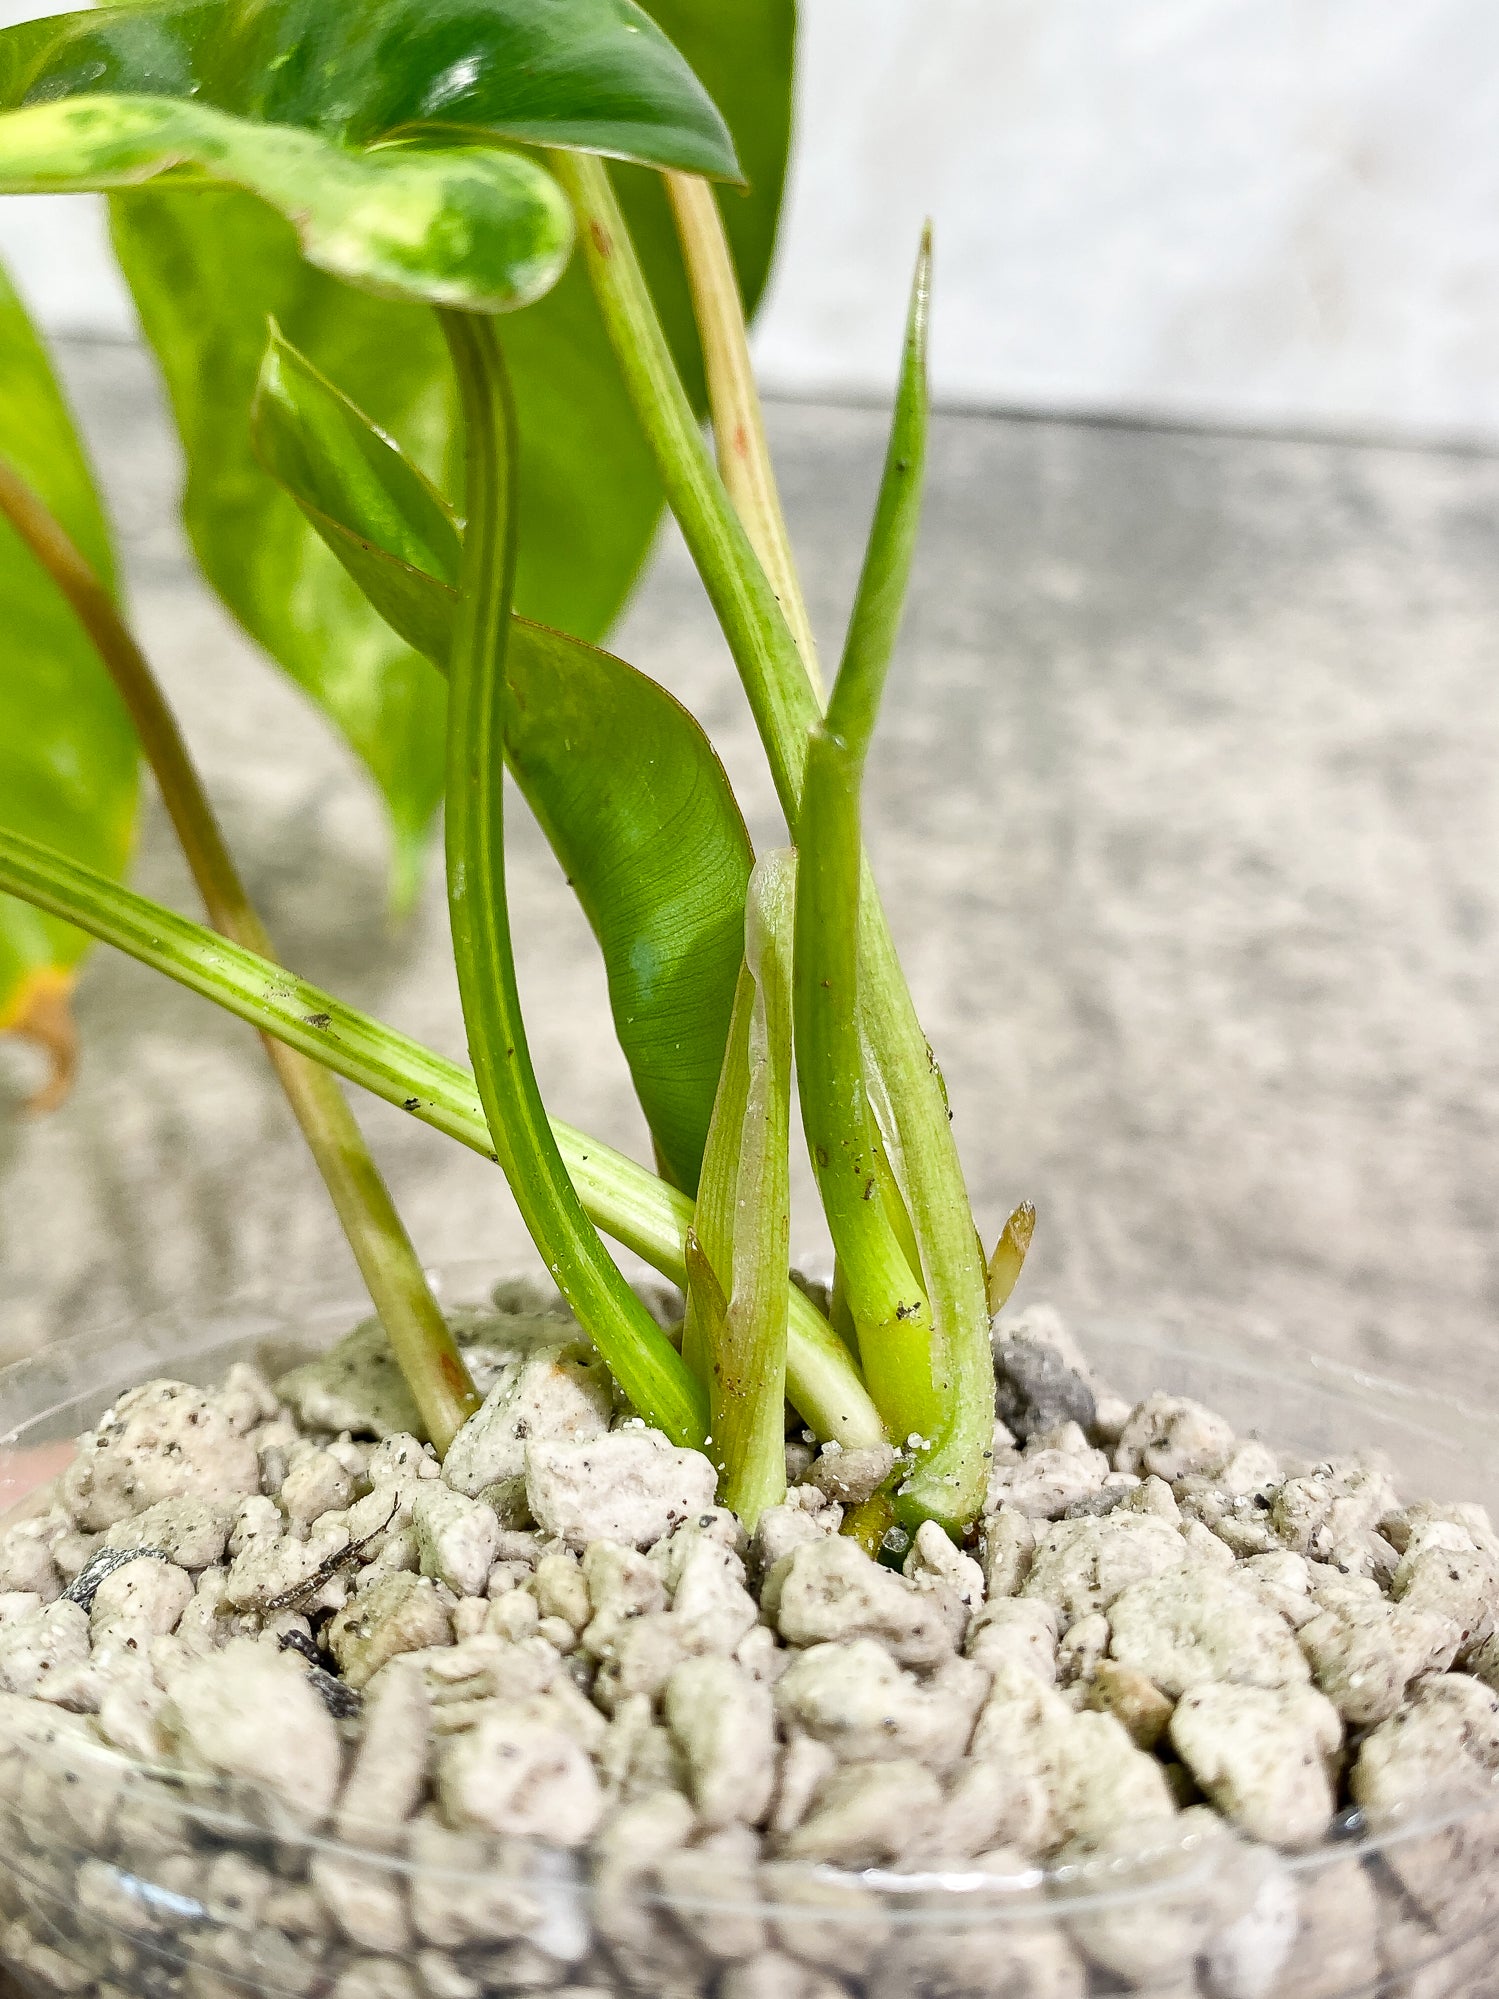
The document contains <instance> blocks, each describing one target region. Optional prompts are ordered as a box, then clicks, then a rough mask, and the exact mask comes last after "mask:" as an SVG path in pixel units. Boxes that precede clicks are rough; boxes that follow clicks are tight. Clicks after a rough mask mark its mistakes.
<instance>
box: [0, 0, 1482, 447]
mask: <svg viewBox="0 0 1499 1999" xmlns="http://www.w3.org/2000/svg"><path fill="white" fill-rule="evenodd" d="M35 11H39V9H38V8H37V7H36V6H35V5H34V4H31V3H30V0H0V19H5V18H19V17H20V16H21V15H23V14H27V13H31V12H35ZM803 20H804V30H803V36H804V39H803V55H804V62H803V70H802V82H801V92H802V103H801V134H800V149H799V158H798V163H797V170H796V176H795V181H794V188H793V195H792V201H791V206H790V211H789V214H788V218H787V223H786V229H785V235H784V241H783V249H782V256H781V261H780V266H779V270H778V274H777V279H776V283H775V286H774V289H773V294H772V298H771V302H770V306H769V309H768V311H767V313H766V315H765V317H764V319H763V321H762V323H761V328H760V332H759V337H758V345H759V355H760V360H761V364H762V367H763V371H764V375H765V378H766V381H767V383H768V385H770V386H771V387H773V388H777V389H781V390H783V391H789V392H793V393H808V394H819V395H830V396H840V395H860V396H862V395H868V394H875V393H880V394H882V393H884V392H885V390H886V388H887V386H888V383H889V381H890V378H891V374H892V371H893V367H894V360H895V355H896V351H897V346H898V339H899V324H900V318H901V313H902V310H903V303H904V290H905V285H906V280H907V276H908V272H909V266H910V260H911V256H912V254H913V252H914V247H915V242H916V235H917V231H918V229H919V227H920V223H921V219H922V217H923V216H924V215H926V214H931V215H932V216H933V217H934V218H935V219H936V222H937V227H938V248H939V260H940V263H939V292H938V313H937V320H936V331H935V352H934V365H935V373H936V378H937V386H938V389H939V392H940V393H941V394H942V396H943V397H944V398H946V399H947V400H949V401H955V402H963V403H972V404H977V405H980V406H986V407H1019V408H1040V409H1048V410H1083V411H1102V412H1111V413H1120V414H1132V413H1135V414H1146V415H1156V416H1168V417H1177V418H1185V419H1189V420H1203V421H1210V422H1211V421H1228V422H1232V423H1246V424H1254V425H1271V426H1288V427H1293V428H1310V429H1328V430H1343V431H1355V432H1364V431H1367V432H1373V433H1387V434H1393V435H1397V436H1399V435H1413V436H1425V437H1454V438H1459V439H1468V440H1473V441H1477V442H1486V443H1495V444H1499V5H1496V4H1495V0H1418V4H1411V0H803ZM0 253H3V254H4V255H5V256H6V257H7V258H9V259H10V260H11V262H12V265H13V268H15V269H16V270H17V272H18V274H19V277H20V281H21V282H22V284H23V286H24V288H25V289H26V290H27V292H28V294H29V295H30V297H31V298H32V299H33V301H34V302H35V304H36V305H37V307H38V309H39V310H40V311H41V313H42V316H43V317H44V319H45V320H46V321H47V322H48V323H49V324H50V325H51V326H53V327H54V328H55V329H57V330H59V331H87V332H96V333H97V332H104V333H122V332H124V331H126V330H127V329H128V325H129V318H128V308H127V306H126V304H125V301H124V299H123V296H122V294H121V292H120V288H119V286H118V283H117V282H115V281H114V280H113V279H112V277H111V275H110V273H109V270H108V265H107V259H106V257H105V256H104V254H103V251H102V246H101V235H100V231H99V229H98V225H97V221H96V219H95V218H94V217H93V216H92V213H91V211H90V210H89V209H88V207H87V206H86V205H85V204H65V203H63V202H60V201H57V200H50V199H49V200H46V201H41V200H37V201H10V202H6V203H3V204H0Z"/></svg>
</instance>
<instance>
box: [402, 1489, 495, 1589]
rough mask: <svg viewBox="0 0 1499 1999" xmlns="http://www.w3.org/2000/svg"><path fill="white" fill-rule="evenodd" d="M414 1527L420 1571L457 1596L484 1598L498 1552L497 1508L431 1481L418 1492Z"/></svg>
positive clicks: (413, 1503) (412, 1515) (414, 1509)
mask: <svg viewBox="0 0 1499 1999" xmlns="http://www.w3.org/2000/svg"><path fill="white" fill-rule="evenodd" d="M411 1524H412V1526H413V1528H414V1529H415V1531H416V1545H417V1550H418V1557H419V1560H420V1562H421V1570H422V1574H423V1575H424V1576H431V1577H433V1578H434V1579H435V1580H436V1581H437V1582H441V1583H446V1584H447V1586H448V1588H449V1589H451V1590H452V1591H453V1592H454V1593H455V1594H456V1595H458V1596H481V1595H482V1594H483V1593H484V1588H485V1585H486V1584H487V1583H488V1581H489V1572H490V1570H491V1569H492V1568H493V1567H494V1564H495V1560H496V1558H497V1556H498V1554H499V1546H500V1523H499V1521H498V1520H497V1519H496V1518H495V1512H494V1508H493V1507H492V1506H486V1505H485V1504H484V1502H483V1501H482V1500H479V1499H469V1498H468V1497H467V1496H466V1495H465V1494H463V1493H461V1492H458V1491H456V1490H455V1489H454V1488H453V1487H452V1486H451V1485H446V1484H444V1483H442V1482H441V1481H440V1480H433V1481H432V1482H431V1483H430V1484H426V1485H423V1486H422V1487H421V1488H420V1489H419V1491H418V1492H417V1494H416V1496H415V1498H414V1499H413V1501H412V1506H411Z"/></svg>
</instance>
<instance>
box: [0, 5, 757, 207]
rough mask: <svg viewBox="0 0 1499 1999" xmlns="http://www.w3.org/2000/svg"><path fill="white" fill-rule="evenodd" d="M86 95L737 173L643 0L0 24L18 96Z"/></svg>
mask: <svg viewBox="0 0 1499 1999" xmlns="http://www.w3.org/2000/svg"><path fill="white" fill-rule="evenodd" d="M80 96H91V97H98V96H114V97H151V98H177V99H181V100H185V101H191V102H192V103H194V104H197V105H201V106H205V107H208V108H211V109H213V110H216V111H221V112H224V113H227V114H229V115H231V116H233V117H235V118H239V119H244V120H247V121H251V122H254V123H256V124H260V125H279V126H292V127H296V128H297V129H299V130H301V131H304V132H315V133H317V134H319V135H320V136H321V137H323V138H325V139H329V140H334V141H337V142H339V143H340V144H342V145H345V146H348V147H364V146H371V145H374V144H375V143H376V142H378V141H379V140H382V139H388V138H390V137H392V136H397V137H402V138H405V137H412V136H417V135H432V134H435V135H439V136H452V137H462V138H464V139H466V140H487V141H492V140H496V139H504V140H519V141H522V142H529V143H532V144H538V145H548V146H576V147H581V148H583V149H585V150H586V151H589V152H601V153H608V154H612V155H615V156H617V157H619V158H623V159H635V160H642V161H646V162H648V163H650V164H652V165H657V166H670V167H680V168H683V169H685V170H686V171H688V172H692V173H706V174H723V175H728V176H730V177H732V176H733V175H734V174H735V173H736V171H737V165H736V161H735V158H734V150H733V145H732V142H731V140H730V139H729V136H728V133H727V131H726V130H725V127H724V124H723V120H722V118H721V117H720V116H719V114H718V112H717V110H716V108H715V106H714V103H713V100H712V98H711V97H710V96H709V94H708V92H707V91H706V90H705V89H704V88H703V86H702V85H701V84H700V83H699V82H698V80H697V78H696V77H695V76H694V74H693V72H692V70H691V69H690V68H689V66H688V64H687V62H685V61H684V60H683V58H682V56H681V55H680V54H679V53H678V51H677V50H676V49H675V48H674V47H673V46H672V43H671V42H670V41H669V40H668V39H667V37H666V36H665V35H663V34H662V33H661V31H660V30H659V29H658V28H657V27H656V25H655V23H654V22H653V21H652V20H651V18H650V16H649V15H648V14H647V13H645V12H644V11H643V10H642V9H641V8H639V7H637V6H635V5H634V4H633V0H547V4H546V5H545V6H537V5H536V0H380V4H379V5H378V6H375V5H368V4H366V5H362V6H360V5H356V6H350V5H346V4H339V0H165V4H161V0H157V4H145V5H139V6H128V5H127V6H121V7H105V8H99V9H96V10H89V11H87V12H81V13H76V14H61V15H56V16H52V17H50V18H47V19H43V20H39V21H26V22H23V23H21V24H20V25H19V26H17V27H13V28H10V29H8V30H7V31H6V32H5V33H4V34H3V35H0V100H3V102H4V103H5V104H6V105H7V106H14V105H20V104H38V103H44V102H46V103H51V102H56V101H58V100H60V99H64V98H71V97H80Z"/></svg>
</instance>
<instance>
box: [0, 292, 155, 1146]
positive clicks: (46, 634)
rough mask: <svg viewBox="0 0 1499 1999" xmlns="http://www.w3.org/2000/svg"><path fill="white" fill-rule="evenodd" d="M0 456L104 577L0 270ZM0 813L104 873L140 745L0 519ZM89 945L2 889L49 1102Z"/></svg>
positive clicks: (93, 661)
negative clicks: (43, 1059)
mask: <svg viewBox="0 0 1499 1999" xmlns="http://www.w3.org/2000/svg"><path fill="white" fill-rule="evenodd" d="M0 459H3V460H4V461H5V462H6V463H7V464H9V465H10V466H11V467H13V468H14V470H15V472H16V473H17V474H18V475H19V476H20V477H21V478H23V479H24V480H25V481H26V483H27V484H28V485H29V486H31V487H32V488H33V489H34V490H35V491H36V492H38V493H40V494H41V495H42V497H43V498H44V499H45V500H46V502H47V505H48V506H49V507H50V509H51V510H52V512H53V513H54V514H55V515H56V516H57V518H58V519H59V520H60V521H61V522H62V523H63V524H64V526H65V527H66V528H67V529H68V532H69V533H70V534H71V535H72V536H73V538H74V540H75V541H76V542H77V543H78V545H79V546H80V547H81V548H82V549H83V550H84V552H85V553H86V554H87V555H88V557H89V559H90V561H91V562H92V563H93V564H94V565H95V566H96V568H97V569H98V571H99V573H100V575H101V576H103V577H105V578H110V577H112V575H113V571H114V564H113V558H112V555H111V552H110V546H109V531H108V527H107V525H106V523H105V519H104V511H103V508H102V506H101V504H100V501H99V496H98V494H97V493H96V491H95V489H94V485H93V480H92V478H91V476H90V473H89V468H88V463H87V460H86V459H85V457H84V453H83V448H82V446H81V444H80V443H79V440H78V436H77V433H76V432H75V430H74V428H73V424H72V419H71V418H70V416H69V414H68V409H67V405H66V404H65V402H64V401H63V398H62V394H61V391H60V390H59V388H58V386H57V383H56V380H55V379H54V377H53V375H52V371H51V369H50V368H49V366H48V364H47V358H46V354H45V352H44V351H43V348H42V346H41V343H40V341H39V340H38V339H37V337H36V334H35V333H34V332H33V331H32V328H31V325H30V323H29V321H28V320H27V318H26V315H25V312H24V311H23V310H22V307H21V304H20V301H19V300H18V299H17V297H16V295H15V293H14V292H13V291H12V290H11V288H10V284H9V282H8V280H7V279H6V277H5V274H4V272H3V271H0ZM0 633H3V635H4V636H3V664H0V823H3V824H4V825H5V826H6V827H8V828H10V829H11V830H13V831H16V832H20V833H25V834H28V835H29V836H30V837H31V838H33V839H37V840H44V841H46V842H47V843H48V844H49V845H51V846H54V847H57V848H59V849H61V851H62V852H64V853H65V854H68V855H69V856H71V857H73V858H74V859H77V860H80V861H82V862H84V863H86V864H87V865H88V866H90V867H92V868H96V869H98V870H99V871H100V872H101V873H104V874H107V875H119V874H121V873H123V871H124V868H125V865H126V862H127V861H128V860H129V857H130V849H131V843H132V839H133V835H134V827H135V805H136V766H137V758H136V748H135V735H134V732H133V730H132V729H131V727H130V719H129V717H128V716H127V715H126V713H125V710H124V707H123V705H122V703H121V701H120V698H119V696H118V695H117V694H116V693H115V690H114V688H113V686H112V685H111V683H110V680H109V676H108V674H107V673H106V672H105V670H104V668H103V666H101V664H100V663H99V660H98V657H97V655H96V654H95V652H94V649H93V647H92V646H91V645H90V643H89V641H88V639H87V638H86V636H85V635H84V633H83V631H82V629H81V628H80V626H79V625H78V622H77V620H76V619H75V618H74V616H73V614H72V612H71V611H70V610H69V608H68V606H67V604H66V603H65V602H64V601H63V599H62V597H61V595H60V594H59V593H58V591H57V589H56V587H55V586H54V584H53V583H52V581H51V579H50V578H49V577H48V576H47V575H46V573H45V572H44V570H43V569H42V567H41V565H40V564H39V563H38V562H37V561H36V559H35V558H34V557H33V556H32V555H31V554H30V553H29V551H28V550H27V549H25V548H24V547H23V546H22V544H21V542H20V541H19V540H18V539H17V537H16V535H15V534H14V533H13V532H12V530H11V529H10V528H9V527H8V526H7V525H6V524H5V522H4V521H3V520H0ZM86 948H87V946H86V943H85V940H84V938H83V937H82V936H80V934H79V933H78V931H76V930H75V929H73V928H72V927H71V925H68V924H65V923H58V922H56V921H54V920H53V919H52V918H51V917H47V916H43V915H41V914H39V912H38V911H37V910H35V909H33V908H31V907H30V906H29V905H27V904H25V903H20V902H13V901H11V900H10V898H9V897H6V896H0V1032H3V1031H10V1032H13V1033H18V1034H23V1035H25V1036H26V1037H27V1038H28V1039H30V1040H32V1041H34V1042H35V1043H36V1045H37V1046H38V1047H40V1048H41V1049H42V1050H43V1052H44V1054H45V1055H46V1056H47V1059H48V1062H49V1064H50V1067H51V1077H50V1080H49V1082H48V1083H47V1084H46V1085H45V1086H44V1087H43V1089H42V1090H41V1091H40V1092H39V1093H38V1096H37V1098H36V1099H34V1103H35V1106H36V1108H38V1109H45V1108H48V1107H49V1106H50V1104H52V1103H54V1102H56V1101H58V1099H59V1097H60V1095H61V1093H62V1092H63V1091H64V1090H65V1089H66V1085H67V1080H68V1077H69V1074H70V1073H71V1065H72V1061H73V1058H74V1056H75V1055H76V1039H75V1034H74V1030H73V1026H72V1020H71V1015H70V1014H69V1011H68V993H69V991H70V989H71V986H72V982H73V978H74V975H75V971H76V967H77V964H78V961H79V959H80V958H81V957H82V956H83V953H84V951H85V949H86Z"/></svg>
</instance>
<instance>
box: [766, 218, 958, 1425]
mask: <svg viewBox="0 0 1499 1999" xmlns="http://www.w3.org/2000/svg"><path fill="white" fill-rule="evenodd" d="M930 256H931V251H930V244H929V242H927V241H923V244H922V250H921V256H920V258H919V260H918V263H917V269H916V279H915V283H914V286H913V288H912V296H911V309H910V316H909V320H908V324H907V329H906V348H905V365H904V368H903V370H902V375H901V384H900V390H899V393H898V395H897V398H896V407H895V417H894V421H893V424H892V427H891V435H890V444H889V449H888V451H887V453H886V458H885V471H884V477H883V479H882V480H881V484H880V494H879V500H878V503H877V505H876V508H875V518H874V525H873V527H872V529H871V532H870V537H869V545H868V549H867V552H866V555H865V559H864V566H863V570H862V572H861V575H860V578H859V587H858V591H857V594H856V597H855V601H854V609H853V614H852V616H851V618H850V621H849V630H848V638H847V642H846V644H845V646H844V652H843V659H842V662H841V664H840V666H839V670H838V678H837V680H836V681H835V683H834V686H833V691H832V694H831V696H830V698H829V701H828V708H827V714H826V716H825V717H824V718H823V719H822V721H820V722H819V723H818V724H817V726H816V727H815V728H814V729H813V730H812V732H811V740H810V745H809V749H808V755H807V767H806V777H805V781H804V783H803V786H802V796H801V811H800V814H799V816H798V820H797V828H796V839H797V850H798V853H799V855H800V887H799V893H798V896H797V908H796V979H795V987H796V995H795V999H796V1043H797V1051H796V1052H797V1077H798V1081H799V1084H800V1090H801V1106H802V1123H803V1125H804V1127H805V1129H806V1134H807V1143H808V1147H809V1149H810V1151H811V1154H812V1161H813V1165H814V1167H815V1169H816V1173H817V1184H818V1189H819V1191H820V1193H821V1195H822V1201H823V1207H824V1210H825V1212H826V1214H827V1218H828V1226H829V1228H830V1229H831V1231H832V1236H833V1247H834V1250H835V1252H836V1253H837V1257H838V1268H839V1272H840V1275H841V1278H842V1282H843V1287H844V1293H845V1296H846V1299H847V1303H848V1309H849V1312H850V1315H851V1316H852V1319H853V1323H854V1329H855V1333H856V1336H857V1340H858V1347H859V1355H860V1359H861V1360H862V1362H863V1366H864V1374H865V1378H866V1380H867V1381H868V1382H869V1385H870V1390H871V1392H872V1394H873V1395H874V1398H875V1401H876V1402H877V1403H878V1405H879V1408H880V1413H881V1414H882V1415H883V1416H884V1417H885V1420H886V1422H887V1423H889V1424H890V1425H891V1428H892V1430H893V1432H894V1434H896V1435H897V1436H907V1435H910V1434H912V1433H914V1434H916V1435H918V1436H920V1437H922V1438H923V1439H925V1440H926V1441H927V1445H928V1447H930V1446H931V1445H934V1444H935V1443H936V1442H937V1441H938V1439H939V1438H940V1436H941V1435H942V1433H943V1430H944V1427H945V1414H946V1403H945V1398H944V1396H943V1393H942V1387H943V1384H942V1382H941V1381H940V1380H939V1379H938V1378H937V1371H936V1369H935V1367H934V1353H933V1337H932V1309H931V1305H930V1303H929V1301H928V1299H927V1296H926V1292H925V1289H924V1283H923V1273H922V1270H921V1267H920V1264H919V1262H918V1261H917V1260H916V1258H915V1256H914V1254H913V1246H912V1244H911V1240H910V1229H909V1224H908V1222H907V1218H906V1215H905V1211H904V1206H903V1203H902V1200H901V1196H900V1192H899V1189H898V1188H897V1187H896V1184H895V1178H894V1174H893V1172H892V1170H891V1167H890V1162H889V1159H888V1157H887V1155H886V1151H885V1145H884V1141H883V1138H882V1136H881V1133H880V1130H879V1126H878V1125H877V1123H876V1120H875V1116H874V1111H873V1106H872V1104H871V1101H870V1092H869V1085H868V1081H867V1078H866V1053H865V1048H864V1045H863V1037H862V1035H861V1032H860V972H861V967H860V953H859V907H860V901H861V897H862V896H863V894H864V893H865V892H866V891H865V884H864V881H863V863H862V852H863V848H862V840H861V833H860V791H861V788H862V784H863V775H864V763H865V759H866V757H867V755H868V752H869V744H870V739H871V737H872V736H873V734H874V724H875V717H876V715H877V713H878V710H879V701H880V695H881V692H882V690H883V688H884V683H885V676H886V674H887V672H888V670H889V666H890V659H891V655H892V653H893V652H894V648H895V638H896V633H897V630H898V628H899V623H900V614H901V609H902V606H903V604H904V601H905V592H906V585H907V583H908V581H909V578H910V570H911V559H912V555H913V553H914V549H915V542H916V530H917V526H918V523H919V519H920V506H921V485H922V472H923V467H924V462H925V445H926V421H927V391H926V324H927V301H928V289H929V277H930ZM904 1164H905V1166H906V1168H907V1170H908V1172H910V1173H912V1174H915V1175H919V1174H920V1172H921V1168H922V1164H923V1162H922V1161H921V1160H919V1159H911V1158H909V1157H908V1158H906V1159H905V1161H904ZM963 1221H964V1225H966V1226H967V1227H968V1228H969V1229H970V1231H971V1229H972V1222H971V1221H970V1220H968V1218H967V1216H966V1211H965V1215H964V1217H963Z"/></svg>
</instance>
